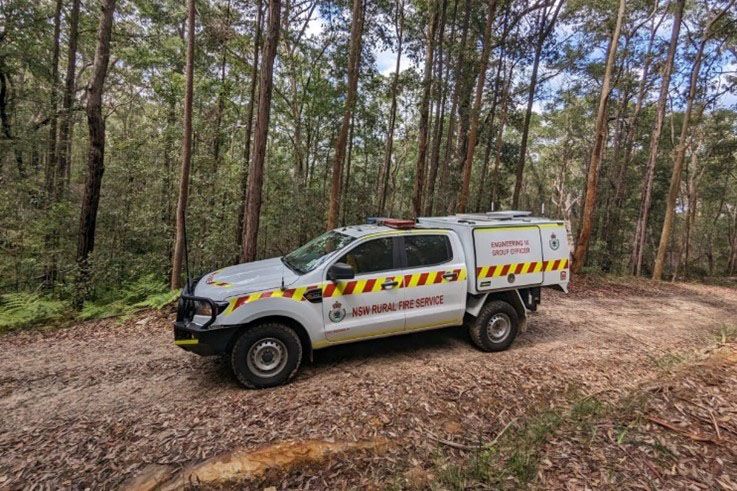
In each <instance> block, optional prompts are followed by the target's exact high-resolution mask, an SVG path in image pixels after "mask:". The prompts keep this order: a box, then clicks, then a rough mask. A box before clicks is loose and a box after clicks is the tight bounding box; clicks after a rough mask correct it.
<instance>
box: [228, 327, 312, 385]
mask: <svg viewBox="0 0 737 491" xmlns="http://www.w3.org/2000/svg"><path fill="white" fill-rule="evenodd" d="M277 353H279V354H280V356H285V357H286V358H285V359H284V361H283V363H281V362H279V363H277V364H276V366H275V367H274V369H273V370H260V369H261V368H268V366H269V364H271V363H274V361H273V360H274V359H275V358H274V356H275V355H276V354H277ZM249 356H250V357H251V359H250V362H249ZM269 356H271V359H268V357H269ZM266 359H268V360H267V361H265V360H266ZM301 362H302V343H301V342H300V340H299V336H298V335H297V333H296V332H294V330H293V329H292V328H290V327H288V326H285V325H284V324H279V323H276V322H274V323H268V324H261V325H258V326H254V327H252V328H248V329H246V330H245V331H243V333H242V334H241V335H240V336H239V337H238V339H237V340H236V341H235V343H234V344H233V349H232V350H231V351H230V367H231V368H232V370H233V374H234V375H235V378H236V379H237V380H238V382H239V383H240V384H241V385H243V386H244V387H246V388H248V389H264V388H267V387H275V386H277V385H281V384H284V383H286V382H288V381H289V380H291V379H292V377H294V375H295V374H296V373H297V371H298V370H299V365H300V363H301Z"/></svg>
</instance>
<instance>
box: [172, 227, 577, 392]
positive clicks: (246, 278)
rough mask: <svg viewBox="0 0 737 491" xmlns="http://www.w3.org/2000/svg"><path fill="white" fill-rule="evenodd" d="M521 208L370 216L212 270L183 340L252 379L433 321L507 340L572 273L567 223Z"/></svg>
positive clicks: (249, 383)
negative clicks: (547, 290) (289, 248)
mask: <svg viewBox="0 0 737 491" xmlns="http://www.w3.org/2000/svg"><path fill="white" fill-rule="evenodd" d="M511 218H512V219H509V218H508V217H506V216H504V217H499V216H494V215H487V214H484V215H456V216H453V217H437V218H421V219H418V220H417V221H414V220H395V219H385V218H379V219H371V220H370V221H369V222H370V223H367V224H363V225H354V226H347V227H341V228H338V229H334V230H331V231H328V232H326V233H324V234H322V235H320V236H319V237H317V238H315V239H313V240H312V241H310V242H308V243H307V244H305V245H303V246H301V247H299V248H298V249H296V250H295V251H293V252H291V253H289V254H287V255H286V256H283V257H280V258H272V259H266V260H262V261H255V262H252V263H246V264H240V265H236V266H231V267H228V268H224V269H221V270H217V271H214V272H212V273H209V274H208V275H205V276H204V277H202V278H200V279H198V280H197V281H194V282H192V283H191V284H189V285H188V286H187V287H186V288H185V289H184V290H183V292H182V295H181V298H180V301H179V306H178V315H177V321H176V323H175V329H174V332H175V343H176V344H177V345H178V346H180V347H182V348H183V349H185V350H188V351H192V352H194V353H197V354H201V355H225V356H226V357H227V359H228V362H229V363H230V365H231V367H232V369H233V372H234V374H235V375H236V378H237V379H238V380H239V382H240V383H241V384H243V385H244V386H246V387H249V388H261V387H270V386H274V385H278V384H281V383H284V382H286V381H288V380H289V379H290V378H291V377H292V376H294V374H295V373H296V372H297V370H298V368H299V366H300V364H301V362H302V359H303V358H305V357H306V356H309V355H310V353H311V352H312V351H313V350H316V349H321V348H325V347H327V346H331V345H336V344H342V343H349V342H354V341H360V340H365V339H371V338H376V337H385V336H392V335H395V334H405V333H410V332H416V331H421V330H427V329H436V328H441V327H447V326H459V325H463V324H466V325H468V327H469V330H470V332H471V338H472V339H473V340H474V343H475V344H476V345H477V346H479V347H480V348H481V349H483V350H485V351H499V350H501V349H506V348H507V347H508V346H509V345H510V344H511V343H512V341H513V340H514V337H515V336H516V334H517V332H518V330H519V329H521V328H522V327H524V323H525V320H526V315H527V311H528V310H533V309H535V308H536V306H537V303H538V302H539V299H540V294H539V288H540V287H541V286H557V287H559V288H561V289H563V290H565V289H567V285H568V273H567V271H568V269H567V266H568V264H567V262H568V256H567V255H568V250H567V245H566V242H567V241H566V233H565V228H564V227H563V224H562V223H560V222H551V221H550V220H546V219H533V218H530V217H527V216H525V215H522V216H516V215H515V216H512V217H511ZM546 243H547V247H546V245H545V244H546ZM563 251H565V257H563V256H562V255H563V254H564V252H563ZM559 256H560V257H559ZM554 280H555V281H554ZM490 305H491V307H489V306H490Z"/></svg>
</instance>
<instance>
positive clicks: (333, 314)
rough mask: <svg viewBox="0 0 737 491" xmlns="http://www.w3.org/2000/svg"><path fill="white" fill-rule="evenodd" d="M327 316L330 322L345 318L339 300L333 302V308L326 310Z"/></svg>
mask: <svg viewBox="0 0 737 491" xmlns="http://www.w3.org/2000/svg"><path fill="white" fill-rule="evenodd" d="M328 318H329V319H330V320H331V321H332V322H340V321H342V320H343V319H345V309H344V308H343V305H342V304H341V303H340V302H335V303H334V304H333V308H332V309H330V312H328Z"/></svg>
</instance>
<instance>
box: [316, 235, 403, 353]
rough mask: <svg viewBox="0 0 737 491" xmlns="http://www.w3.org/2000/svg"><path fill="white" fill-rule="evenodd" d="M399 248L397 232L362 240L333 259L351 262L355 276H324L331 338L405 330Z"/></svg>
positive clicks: (338, 339)
mask: <svg viewBox="0 0 737 491" xmlns="http://www.w3.org/2000/svg"><path fill="white" fill-rule="evenodd" d="M399 252H400V251H399V239H398V238H397V237H396V236H395V237H382V238H376V239H369V240H366V241H364V242H361V243H359V244H357V245H355V246H354V247H352V248H351V249H350V250H349V251H347V252H346V253H345V254H344V255H343V256H342V257H340V258H339V259H337V260H336V261H333V262H332V263H335V262H342V263H346V264H348V265H350V266H351V267H352V268H353V270H354V272H355V273H356V277H355V278H354V279H352V280H340V281H337V282H333V281H330V280H328V279H327V278H326V279H325V287H324V288H323V299H322V306H323V307H322V308H323V322H324V324H325V336H326V337H327V338H328V340H329V341H331V342H333V341H334V342H343V341H350V340H353V339H360V338H365V337H371V336H381V335H389V334H392V333H396V332H401V331H402V330H404V311H403V310H401V308H400V303H401V301H402V300H403V299H404V290H403V289H402V266H401V260H400V256H399ZM332 263H331V264H332ZM328 268H329V266H328ZM328 268H326V271H327V269H328Z"/></svg>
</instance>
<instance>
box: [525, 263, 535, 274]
mask: <svg viewBox="0 0 737 491" xmlns="http://www.w3.org/2000/svg"><path fill="white" fill-rule="evenodd" d="M536 266H537V261H532V262H531V263H530V267H529V268H527V272H528V273H534V272H535V267H536Z"/></svg>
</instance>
